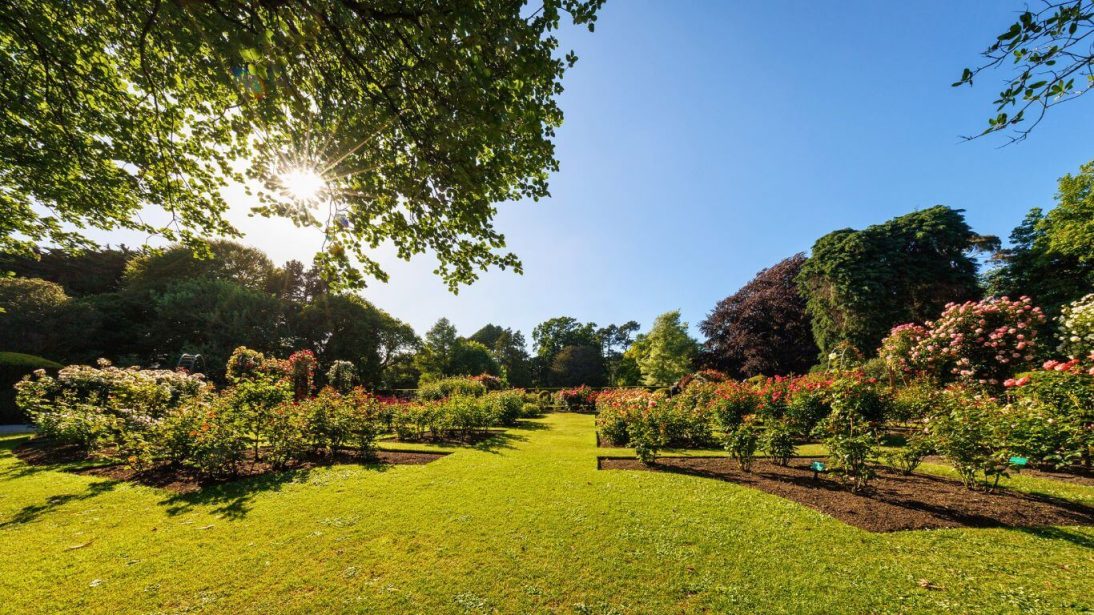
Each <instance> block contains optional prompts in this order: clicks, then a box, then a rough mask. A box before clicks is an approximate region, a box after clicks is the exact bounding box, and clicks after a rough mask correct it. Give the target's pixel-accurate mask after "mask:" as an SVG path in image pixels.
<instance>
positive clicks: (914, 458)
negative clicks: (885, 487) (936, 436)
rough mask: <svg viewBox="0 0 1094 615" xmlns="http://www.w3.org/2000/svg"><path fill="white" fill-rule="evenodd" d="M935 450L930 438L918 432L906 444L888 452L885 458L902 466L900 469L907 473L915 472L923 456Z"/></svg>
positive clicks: (899, 466) (893, 463) (897, 465)
mask: <svg viewBox="0 0 1094 615" xmlns="http://www.w3.org/2000/svg"><path fill="white" fill-rule="evenodd" d="M933 450H934V448H933V445H932V444H931V441H930V439H929V438H927V437H926V436H925V435H924V434H922V433H918V434H915V435H913V436H912V437H910V438H908V441H907V442H906V443H905V445H904V446H902V447H900V448H899V449H897V450H895V451H893V452H890V453H887V454H886V455H885V460H886V461H887V462H888V463H890V464H892V465H894V466H896V467H898V468H900V471H901V472H903V473H904V474H906V475H907V474H911V473H912V472H915V469H916V468H918V467H919V464H920V463H921V462H922V461H923V458H924V457H926V456H927V455H930V454H931V452H932V451H933Z"/></svg>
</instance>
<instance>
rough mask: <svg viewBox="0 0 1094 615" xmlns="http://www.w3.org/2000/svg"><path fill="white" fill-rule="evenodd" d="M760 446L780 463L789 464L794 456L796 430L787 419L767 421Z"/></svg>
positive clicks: (782, 464)
mask: <svg viewBox="0 0 1094 615" xmlns="http://www.w3.org/2000/svg"><path fill="white" fill-rule="evenodd" d="M760 448H761V449H762V450H763V452H764V453H766V454H767V455H768V456H769V457H771V458H772V459H774V460H775V462H776V463H778V464H779V465H781V466H785V465H787V464H788V463H790V458H791V457H793V456H794V430H793V429H791V427H790V425H788V424H787V423H786V422H785V421H773V422H770V423H767V424H766V425H765V426H764V432H763V436H762V437H761V438H760Z"/></svg>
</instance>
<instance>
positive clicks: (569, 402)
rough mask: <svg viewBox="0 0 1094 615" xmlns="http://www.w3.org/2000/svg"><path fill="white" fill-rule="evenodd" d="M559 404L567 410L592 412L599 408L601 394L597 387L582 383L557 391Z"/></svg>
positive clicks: (556, 395)
mask: <svg viewBox="0 0 1094 615" xmlns="http://www.w3.org/2000/svg"><path fill="white" fill-rule="evenodd" d="M555 397H556V398H557V399H558V404H559V405H560V406H562V407H563V408H564V409H565V410H566V411H567V412H592V411H593V410H594V409H596V408H597V405H596V404H597V401H598V400H599V398H600V394H599V393H597V391H596V389H593V388H590V387H587V386H585V385H581V386H578V387H574V388H572V389H563V390H561V391H559V392H557V393H555Z"/></svg>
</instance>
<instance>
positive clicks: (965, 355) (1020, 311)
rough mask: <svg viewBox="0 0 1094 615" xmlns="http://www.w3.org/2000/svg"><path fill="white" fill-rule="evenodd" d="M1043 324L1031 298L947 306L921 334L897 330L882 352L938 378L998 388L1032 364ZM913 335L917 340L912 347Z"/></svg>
mask: <svg viewBox="0 0 1094 615" xmlns="http://www.w3.org/2000/svg"><path fill="white" fill-rule="evenodd" d="M1044 321H1045V315H1044V313H1043V312H1042V311H1041V308H1039V307H1036V306H1035V305H1033V302H1032V301H1031V300H1030V298H1029V297H1021V298H1019V299H1014V300H1012V299H1010V298H1008V297H1001V298H992V299H985V300H983V301H967V302H965V303H961V304H955V303H950V304H947V305H946V308H945V310H944V311H943V312H942V315H941V316H940V317H939V318H938V320H936V321H933V322H927V323H926V327H924V328H921V329H925V330H924V331H921V330H918V329H915V328H914V327H915V325H902V326H900V327H897V328H895V329H894V332H893V333H892V334H890V337H889V338H886V339H885V341H884V342H882V353H886V352H888V354H889V355H893V357H894V358H899V359H900V360H901V361H904V362H905V364H906V365H909V366H914V367H918V368H921V369H925V370H927V371H929V372H933V373H936V374H938V375H949V376H951V377H956V378H957V379H959V380H963V381H966V382H978V383H980V384H989V385H998V384H1000V383H1001V382H1002V381H1003V380H1004V379H1005V378H1006V377H1007V376H1008V375H1009V374H1012V373H1014V372H1016V371H1021V370H1022V368H1023V367H1025V366H1027V365H1028V364H1029V363H1030V361H1032V360H1033V358H1034V353H1035V350H1036V348H1037V328H1038V327H1039V326H1040V325H1041V324H1042V323H1044ZM894 334H895V337H894ZM916 336H921V337H920V338H919V339H918V341H916V342H915V344H914V345H912V344H911V343H910V342H911V340H912V339H914V338H915V337H916ZM883 356H885V355H884V354H883Z"/></svg>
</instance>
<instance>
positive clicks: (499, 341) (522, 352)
mask: <svg viewBox="0 0 1094 615" xmlns="http://www.w3.org/2000/svg"><path fill="white" fill-rule="evenodd" d="M467 339H469V340H471V341H473V342H478V343H480V344H482V345H483V346H486V347H487V348H489V349H490V351H491V353H492V354H493V356H494V360H495V361H496V362H497V364H498V366H499V367H500V368H501V372H502V374H504V375H505V377H506V379H507V380H508V381H509V384H511V385H513V386H516V387H528V386H532V366H531V364H530V357H529V356H528V350H527V347H526V344H525V341H524V334H522V333H521V332H520V331H514V330H512V329H510V328H508V327H505V328H503V327H501V326H498V325H495V324H487V325H485V326H483V327H482V328H481V329H479V330H478V331H476V332H475V333H473V334H472V335H471V337H469V338H467Z"/></svg>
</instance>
